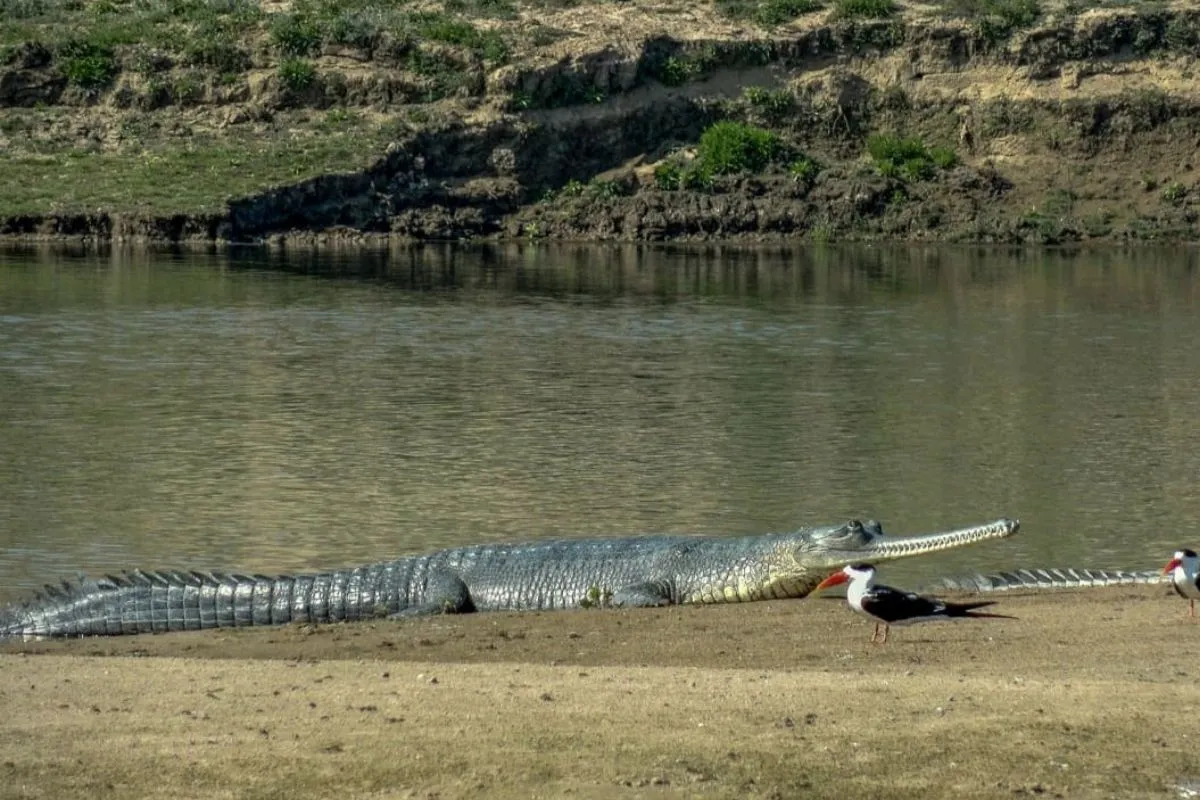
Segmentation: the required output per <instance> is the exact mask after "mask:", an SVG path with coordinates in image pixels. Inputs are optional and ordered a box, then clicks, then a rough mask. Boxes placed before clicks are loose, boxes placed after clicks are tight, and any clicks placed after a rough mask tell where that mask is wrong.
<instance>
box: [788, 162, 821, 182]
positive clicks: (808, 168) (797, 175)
mask: <svg viewBox="0 0 1200 800" xmlns="http://www.w3.org/2000/svg"><path fill="white" fill-rule="evenodd" d="M820 172H821V165H820V164H818V163H817V162H816V161H813V160H812V159H811V158H809V157H808V156H800V157H799V158H797V159H795V160H794V161H792V163H791V164H788V174H789V175H791V176H792V180H793V181H794V182H796V183H799V184H801V185H803V186H812V185H813V182H814V181H816V179H817V175H818V174H819V173H820Z"/></svg>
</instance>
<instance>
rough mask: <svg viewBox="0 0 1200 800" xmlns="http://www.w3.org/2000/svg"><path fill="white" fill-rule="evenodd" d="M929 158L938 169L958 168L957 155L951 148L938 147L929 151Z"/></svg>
mask: <svg viewBox="0 0 1200 800" xmlns="http://www.w3.org/2000/svg"><path fill="white" fill-rule="evenodd" d="M929 158H930V160H932V161H933V163H934V164H935V165H936V166H937V168H938V169H953V168H954V167H956V166H958V153H955V152H954V149H953V148H950V147H944V146H942V145H939V146H937V147H933V148H931V149H930V150H929Z"/></svg>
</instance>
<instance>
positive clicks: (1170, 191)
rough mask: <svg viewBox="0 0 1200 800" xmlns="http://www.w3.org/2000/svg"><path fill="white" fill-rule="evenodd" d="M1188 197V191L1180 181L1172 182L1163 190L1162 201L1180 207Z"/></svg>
mask: <svg viewBox="0 0 1200 800" xmlns="http://www.w3.org/2000/svg"><path fill="white" fill-rule="evenodd" d="M1185 197H1187V189H1186V188H1185V187H1184V185H1183V184H1182V183H1180V182H1179V181H1171V182H1170V183H1168V184H1167V185H1166V186H1164V187H1163V190H1162V199H1163V200H1164V201H1165V202H1167V203H1170V204H1171V205H1176V206H1177V205H1179V204H1180V203H1182V202H1183V199H1184V198H1185Z"/></svg>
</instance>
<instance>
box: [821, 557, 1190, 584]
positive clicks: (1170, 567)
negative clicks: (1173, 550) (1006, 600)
mask: <svg viewBox="0 0 1200 800" xmlns="http://www.w3.org/2000/svg"><path fill="white" fill-rule="evenodd" d="M1182 564H1183V562H1182V561H1180V560H1179V559H1178V558H1172V559H1171V563H1169V564H1167V565H1166V566H1165V567H1163V575H1166V574H1167V573H1168V572H1170V571H1171V570H1173V569H1175V568H1176V567H1178V566H1180V565H1182ZM817 588H818V589H819V588H820V587H819V586H818V587H817Z"/></svg>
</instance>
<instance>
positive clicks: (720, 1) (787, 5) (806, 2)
mask: <svg viewBox="0 0 1200 800" xmlns="http://www.w3.org/2000/svg"><path fill="white" fill-rule="evenodd" d="M822 8H824V5H823V4H822V3H821V2H819V0H717V10H718V11H720V12H721V13H722V14H724V15H725V16H727V17H729V18H731V19H738V20H749V21H752V22H756V23H758V24H759V25H761V26H763V27H764V28H774V27H776V26H779V25H784V24H786V23H788V22H791V21H792V20H794V19H796V18H797V17H801V16H803V15H805V14H811V13H813V12H814V11H820V10H821V9H822Z"/></svg>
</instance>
